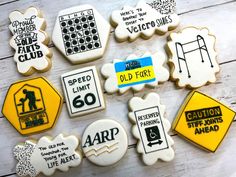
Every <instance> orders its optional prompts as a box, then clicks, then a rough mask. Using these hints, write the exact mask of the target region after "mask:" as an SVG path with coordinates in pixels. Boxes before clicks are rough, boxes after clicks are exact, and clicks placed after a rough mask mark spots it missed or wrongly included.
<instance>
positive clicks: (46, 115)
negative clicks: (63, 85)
mask: <svg viewBox="0 0 236 177" xmlns="http://www.w3.org/2000/svg"><path fill="white" fill-rule="evenodd" d="M62 104H63V99H62V96H61V95H60V93H59V92H58V91H57V90H56V89H55V88H54V87H53V86H52V84H50V83H49V82H48V81H47V80H46V79H45V78H44V77H38V78H32V79H28V80H23V81H18V82H16V83H13V84H12V85H11V86H10V87H9V89H8V92H7V95H6V97H5V101H4V103H3V107H2V114H3V115H4V116H5V117H6V118H7V120H8V121H9V122H10V123H11V124H12V126H13V127H14V128H15V129H16V130H17V131H18V132H19V133H20V134H22V135H28V134H32V133H37V132H41V131H43V130H47V129H49V128H52V127H53V126H54V124H55V122H56V120H57V117H58V116H59V115H60V111H61V108H62Z"/></svg>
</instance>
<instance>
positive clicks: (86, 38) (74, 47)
mask: <svg viewBox="0 0 236 177" xmlns="http://www.w3.org/2000/svg"><path fill="white" fill-rule="evenodd" d="M109 34H110V24H109V23H108V22H107V21H106V20H105V19H104V18H103V17H102V16H101V15H100V14H99V12H98V11H97V10H96V9H95V8H94V7H92V6H91V5H81V6H76V7H71V8H68V9H65V10H62V11H60V12H59V14H58V17H57V20H56V24H55V27H54V30H53V34H52V40H53V42H54V44H55V46H56V47H57V48H58V49H59V50H60V51H61V52H62V53H63V54H64V56H65V57H66V58H67V59H68V60H69V61H70V62H72V63H74V64H76V63H84V62H88V61H91V60H95V59H98V58H101V57H102V56H103V53H104V52H105V49H106V45H107V42H108V38H109Z"/></svg>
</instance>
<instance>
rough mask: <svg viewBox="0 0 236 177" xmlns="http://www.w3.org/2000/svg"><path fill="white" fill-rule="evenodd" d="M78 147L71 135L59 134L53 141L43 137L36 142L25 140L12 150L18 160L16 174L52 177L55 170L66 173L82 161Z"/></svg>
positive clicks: (77, 141)
mask: <svg viewBox="0 0 236 177" xmlns="http://www.w3.org/2000/svg"><path fill="white" fill-rule="evenodd" d="M78 146H79V140H78V139H77V138H76V137H75V136H73V135H71V136H64V135H63V134H59V135H58V136H57V137H55V138H54V139H53V138H51V137H48V136H44V137H42V138H40V139H39V141H38V142H36V141H34V140H27V141H25V143H21V144H18V145H16V146H15V147H14V149H13V154H14V156H15V158H16V159H17V160H18V163H17V165H16V173H17V174H18V175H19V176H28V175H29V176H31V177H35V176H37V175H38V174H39V173H43V174H44V175H46V176H50V175H53V173H54V172H55V171H56V169H58V170H60V171H63V172H65V171H68V170H69V167H76V166H78V165H79V164H80V163H81V161H82V155H81V151H80V150H79V149H78Z"/></svg>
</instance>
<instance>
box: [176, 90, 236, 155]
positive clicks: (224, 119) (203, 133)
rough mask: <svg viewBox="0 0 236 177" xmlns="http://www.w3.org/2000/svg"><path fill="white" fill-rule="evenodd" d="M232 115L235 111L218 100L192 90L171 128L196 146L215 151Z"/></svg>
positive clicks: (233, 115)
mask: <svg viewBox="0 0 236 177" xmlns="http://www.w3.org/2000/svg"><path fill="white" fill-rule="evenodd" d="M234 117H235V112H234V111H233V110H231V109H230V108H228V107H227V106H225V105H223V104H222V103H220V102H219V101H217V100H215V99H213V98H211V97H209V96H207V95H205V94H203V93H200V92H198V91H192V92H191V93H190V94H189V95H188V97H187V98H186V100H185V102H184V104H183V105H182V107H181V108H180V110H179V112H178V114H177V116H176V119H175V121H174V123H173V130H174V131H175V132H177V133H178V134H179V135H180V136H182V137H183V138H185V139H187V140H189V141H191V142H193V143H194V144H196V145H197V146H199V147H201V148H203V149H205V150H208V151H210V152H215V151H216V150H217V148H218V147H219V145H220V143H221V142H222V141H223V139H224V137H225V135H226V133H227V132H228V130H229V128H230V125H231V123H232V121H233V119H234Z"/></svg>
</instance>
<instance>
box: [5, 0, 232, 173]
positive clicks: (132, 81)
mask: <svg viewBox="0 0 236 177" xmlns="http://www.w3.org/2000/svg"><path fill="white" fill-rule="evenodd" d="M9 18H10V25H9V29H10V30H11V32H12V34H13V37H12V38H11V40H10V45H11V46H12V47H13V48H14V49H15V51H16V53H15V55H14V60H15V62H16V64H17V68H18V71H19V72H20V73H21V74H23V75H26V76H27V75H31V74H33V72H34V71H39V72H44V71H47V70H48V69H49V68H50V67H51V57H52V53H51V52H50V51H49V49H48V48H47V46H46V45H47V44H48V42H49V38H48V36H47V34H46V33H45V32H44V30H45V28H46V23H45V19H44V18H43V17H42V14H41V13H40V11H39V10H37V9H36V8H35V7H30V8H28V9H27V10H26V11H25V13H21V12H19V11H14V12H12V13H10V15H9ZM111 22H112V24H113V25H114V26H115V29H114V34H115V38H116V39H117V41H118V42H123V41H126V40H128V41H130V42H132V41H134V40H136V39H137V38H138V37H143V38H144V39H148V38H150V37H151V36H152V35H153V34H154V33H157V34H160V35H162V34H165V33H167V32H169V30H173V29H175V28H176V27H177V26H178V24H179V16H178V15H177V13H176V3H175V0H148V1H147V2H146V1H144V0H141V1H139V2H138V3H137V5H136V7H130V6H124V8H123V9H122V10H116V11H113V13H112V15H111ZM110 33H112V32H111V26H110V24H109V23H108V22H107V21H106V20H105V19H104V18H103V17H102V16H101V15H100V14H99V12H98V11H97V10H96V9H95V8H94V7H92V6H91V5H80V6H75V7H71V8H68V9H64V10H62V11H60V12H59V13H58V16H57V18H56V22H55V26H54V29H53V34H52V40H53V43H54V44H55V46H56V47H57V48H58V50H59V51H60V52H61V53H62V54H63V55H64V57H65V58H67V59H68V60H69V61H70V62H71V63H72V64H79V63H85V62H90V61H92V60H95V59H98V58H101V57H102V56H103V55H104V53H105V49H106V46H107V43H108V40H109V36H110ZM215 41H216V38H215V36H214V35H212V34H211V33H210V32H209V30H208V29H207V28H197V27H187V28H184V29H182V30H180V31H179V32H171V33H170V34H169V37H168V41H167V44H166V53H167V55H168V64H170V71H169V68H168V67H166V66H165V65H166V62H167V60H166V56H165V54H163V53H161V52H156V53H153V54H151V53H149V52H146V53H144V54H143V55H141V56H137V55H136V54H130V55H129V56H128V57H127V58H126V59H123V58H122V59H113V62H112V63H106V64H104V65H103V66H102V67H101V70H100V71H101V75H102V76H103V77H104V83H103V84H102V86H104V87H101V83H100V78H99V77H100V76H99V73H98V72H97V69H98V68H97V66H95V64H90V65H88V66H86V67H81V66H80V65H78V68H77V69H75V70H72V71H69V72H66V73H64V74H62V75H61V85H62V89H63V91H64V97H65V102H66V104H67V109H68V113H69V116H70V117H72V118H74V117H79V116H85V115H87V114H90V113H95V112H102V111H103V112H104V117H106V110H105V108H106V103H105V97H104V95H105V94H103V92H105V93H107V94H113V93H116V92H117V93H120V94H124V93H125V92H126V91H128V90H132V91H134V92H139V91H141V90H142V89H144V88H145V87H151V88H155V87H159V85H160V83H163V82H166V81H168V80H169V78H170V79H171V80H172V81H174V82H176V85H177V87H180V88H185V87H187V88H190V89H194V88H199V87H202V86H204V85H206V84H209V83H214V82H216V74H217V73H218V72H219V70H220V67H219V64H218V63H217V59H216V57H217V53H216V51H215ZM99 69H100V68H99ZM103 88H104V91H103ZM134 92H132V94H134ZM173 96H174V95H173ZM62 105H63V98H62V96H61V95H60V93H59V92H58V91H57V90H56V89H55V88H54V87H53V86H52V84H51V83H49V81H47V80H46V79H45V78H44V77H37V78H31V79H28V80H23V81H18V82H16V83H13V84H12V85H11V86H10V87H9V90H8V92H7V94H6V98H5V101H4V104H3V107H2V113H3V115H4V116H5V117H6V118H7V120H8V121H9V122H10V123H11V124H12V126H13V127H14V128H15V129H16V130H17V131H18V132H19V133H20V134H22V135H29V134H33V133H39V132H42V131H45V130H48V129H50V128H52V127H53V126H54V124H55V122H56V120H57V118H58V117H59V115H60V111H61V108H62ZM108 106H109V105H108ZM128 107H129V113H128V117H127V118H128V119H129V120H130V122H131V123H132V129H131V132H132V134H133V136H134V137H135V139H136V140H137V152H138V153H139V154H141V158H142V160H143V162H144V164H145V165H154V164H155V163H156V162H157V161H158V160H159V159H160V160H162V161H166V162H168V161H171V160H173V159H174V157H175V152H174V147H173V146H174V141H173V139H172V138H171V136H170V135H169V134H168V132H169V131H170V129H171V124H170V122H169V120H168V119H169V118H167V117H166V114H165V111H166V108H165V106H164V105H162V104H161V101H160V96H159V94H157V93H154V92H151V93H148V94H146V95H145V96H144V97H143V98H141V97H132V98H131V99H130V100H129V102H128ZM235 114H236V113H235V111H233V110H231V109H230V108H228V107H227V106H225V105H223V104H222V103H220V102H219V101H216V100H215V99H213V98H211V97H209V96H207V95H205V94H203V93H200V92H198V91H196V90H194V91H192V92H191V93H190V94H189V96H188V97H187V98H186V100H185V102H184V103H183V105H182V106H181V107H180V109H179V112H178V114H177V115H176V119H175V121H174V122H173V125H172V129H173V131H175V132H176V133H177V134H179V135H180V136H182V137H184V138H185V139H187V140H188V141H190V142H192V143H194V144H196V145H197V146H199V147H201V148H203V149H205V150H208V151H210V152H215V151H216V149H217V148H218V147H219V145H220V143H221V142H222V141H223V138H224V137H225V136H226V133H227V132H228V130H229V128H230V125H231V123H232V121H233V119H234V117H235ZM95 116H96V115H95ZM117 116H119V115H117ZM99 118H100V120H96V121H94V122H92V123H91V124H90V125H88V126H87V127H86V128H85V130H84V133H83V135H82V141H81V143H79V140H78V138H77V137H76V136H73V135H72V136H64V135H63V134H59V135H58V136H56V137H55V138H52V137H48V136H44V137H42V138H41V139H39V141H35V140H32V139H30V140H27V141H25V142H24V143H21V144H18V145H16V146H15V148H14V149H13V154H14V156H15V158H16V159H17V160H18V163H17V165H16V173H17V174H18V175H19V176H27V175H29V176H37V175H38V174H40V173H43V174H44V175H47V176H50V175H53V173H54V172H55V171H56V170H60V171H68V169H69V167H76V166H78V165H79V164H80V163H81V162H82V158H83V156H82V152H81V150H80V147H81V149H82V151H83V155H84V156H85V158H86V159H87V160H89V161H90V162H92V163H94V164H95V165H98V166H111V165H114V164H116V163H118V162H119V161H120V160H121V159H122V158H123V157H124V156H125V154H126V152H127V149H128V136H127V133H126V130H125V129H124V128H123V126H122V125H121V124H120V123H119V122H116V121H115V119H114V120H113V119H107V118H103V117H99ZM70 121H77V120H76V119H74V120H70ZM61 131H63V130H61Z"/></svg>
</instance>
